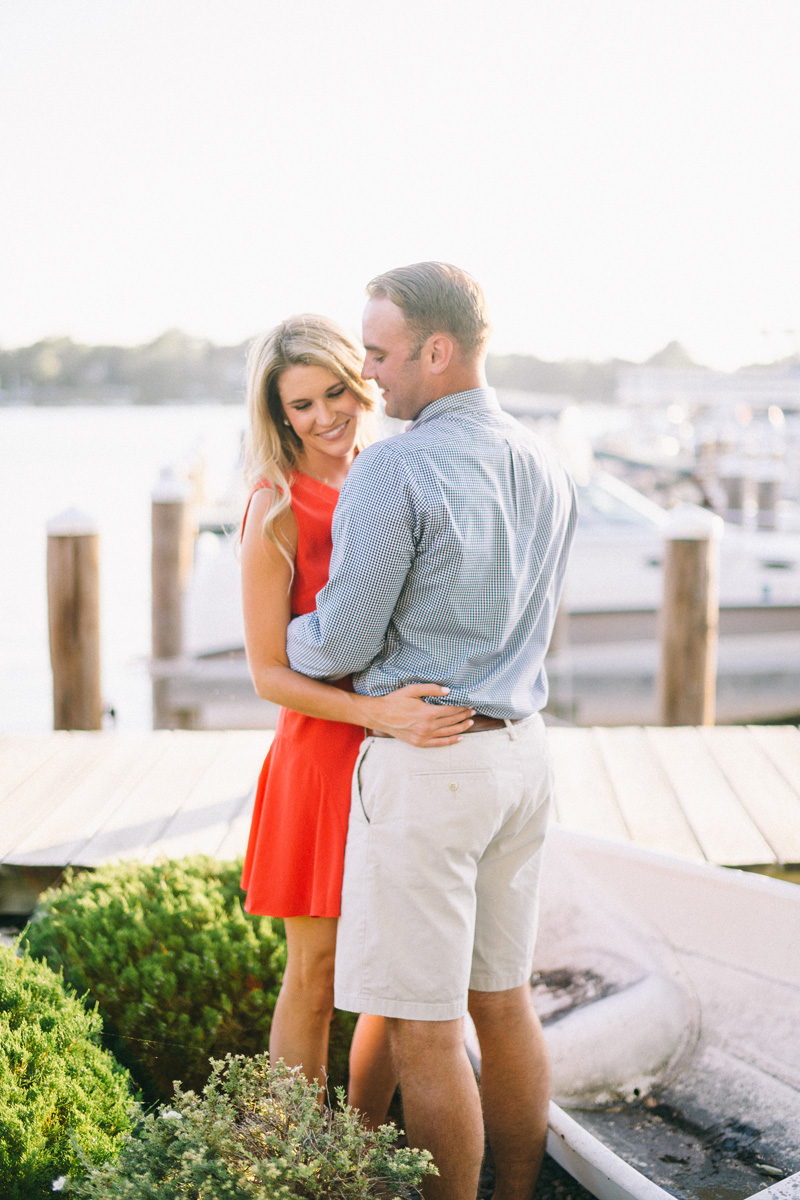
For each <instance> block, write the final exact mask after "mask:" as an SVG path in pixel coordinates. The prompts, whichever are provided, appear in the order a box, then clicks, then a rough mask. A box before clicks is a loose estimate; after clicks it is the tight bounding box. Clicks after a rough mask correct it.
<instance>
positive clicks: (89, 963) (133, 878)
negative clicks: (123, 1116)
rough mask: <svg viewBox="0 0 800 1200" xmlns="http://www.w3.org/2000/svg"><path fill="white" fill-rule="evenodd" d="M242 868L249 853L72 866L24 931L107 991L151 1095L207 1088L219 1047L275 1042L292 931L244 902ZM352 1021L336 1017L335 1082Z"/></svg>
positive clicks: (85, 987) (120, 1038)
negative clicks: (77, 870) (273, 1027)
mask: <svg viewBox="0 0 800 1200" xmlns="http://www.w3.org/2000/svg"><path fill="white" fill-rule="evenodd" d="M240 877H241V862H225V863H220V862H217V861H216V860H215V859H211V858H205V857H201V856H197V857H193V858H185V859H180V860H177V861H176V860H171V861H164V862H159V863H155V864H152V865H149V864H148V865H145V864H142V863H138V862H127V863H121V864H115V865H112V866H106V867H102V868H100V869H99V870H97V871H96V872H92V873H90V872H83V873H81V874H74V875H73V874H70V873H68V875H67V879H66V882H65V883H64V884H63V885H62V886H61V887H60V888H57V889H53V890H51V891H49V892H47V893H45V895H44V896H43V897H42V901H41V905H40V907H39V909H38V910H37V913H36V916H35V917H34V920H33V921H32V922H31V924H30V925H29V926H28V929H27V930H26V932H25V935H24V937H25V939H26V941H27V944H28V946H29V948H30V951H31V953H32V954H34V955H35V956H37V957H43V958H45V959H46V960H47V962H48V963H49V964H50V966H52V967H54V968H62V969H63V971H64V977H65V979H66V980H67V981H68V982H69V983H70V984H71V985H72V986H73V987H74V988H75V990H76V991H78V992H81V993H83V992H89V994H90V995H91V997H92V999H93V1000H95V1001H96V1002H97V1004H98V1006H99V1009H100V1012H101V1014H102V1016H103V1020H104V1023H105V1029H106V1039H107V1040H106V1044H107V1045H108V1046H110V1047H111V1048H112V1049H113V1050H114V1053H115V1054H116V1055H117V1057H118V1058H119V1059H120V1060H121V1061H123V1062H125V1063H126V1065H127V1066H128V1067H129V1068H130V1070H131V1073H132V1075H133V1076H134V1078H135V1079H136V1081H137V1083H138V1084H139V1086H140V1087H141V1088H142V1090H143V1092H144V1095H145V1098H146V1099H147V1100H148V1101H154V1100H157V1099H166V1098H168V1097H169V1096H170V1095H171V1094H172V1085H173V1081H174V1080H176V1079H182V1080H183V1081H184V1083H185V1084H186V1086H187V1087H190V1088H195V1089H198V1088H200V1087H202V1085H203V1083H204V1082H205V1081H206V1079H207V1078H208V1073H209V1064H208V1060H209V1058H210V1057H212V1056H213V1057H215V1058H221V1057H224V1056H225V1055H226V1054H229V1053H244V1054H250V1055H253V1054H258V1053H260V1052H261V1051H263V1050H264V1049H265V1048H266V1046H267V1041H268V1037H269V1027H270V1024H271V1021H272V1014H273V1011H274V1008H275V1000H276V998H277V994H278V989H279V987H280V982H281V979H282V977H283V969H284V966H285V962H286V942H285V935H284V930H283V923H282V922H281V921H270V919H269V918H268V917H250V916H247V915H246V914H245V913H244V911H243V909H242V905H241V892H240V889H239V879H240ZM354 1020H355V1018H353V1017H351V1016H350V1015H349V1014H342V1013H337V1015H336V1018H335V1019H334V1025H333V1028H332V1030H331V1056H330V1076H331V1081H332V1083H334V1084H338V1083H341V1082H343V1081H344V1079H345V1077H346V1066H347V1050H348V1046H349V1041H350V1036H351V1034H352V1029H353V1024H354Z"/></svg>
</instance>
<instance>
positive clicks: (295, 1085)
mask: <svg viewBox="0 0 800 1200" xmlns="http://www.w3.org/2000/svg"><path fill="white" fill-rule="evenodd" d="M396 1133H397V1130H396V1129H395V1127H394V1126H391V1125H384V1126H383V1127H382V1128H381V1129H380V1130H379V1131H378V1132H377V1133H371V1132H369V1131H368V1130H366V1129H365V1128H364V1127H363V1125H362V1124H361V1122H360V1121H359V1119H358V1116H357V1114H356V1113H355V1112H354V1111H353V1110H352V1109H349V1108H347V1106H346V1105H345V1104H344V1098H343V1093H342V1092H341V1091H340V1092H339V1094H338V1105H337V1107H336V1108H335V1109H333V1110H331V1109H321V1108H320V1106H319V1104H318V1103H317V1094H316V1088H315V1087H313V1086H312V1085H310V1084H309V1083H307V1082H306V1080H305V1079H304V1077H303V1076H302V1075H301V1074H300V1073H299V1071H298V1070H297V1069H295V1070H294V1071H290V1070H289V1069H288V1068H287V1067H286V1066H284V1064H283V1063H282V1062H280V1063H278V1064H277V1065H276V1066H275V1067H270V1066H269V1064H268V1061H267V1057H266V1055H261V1056H259V1057H258V1058H254V1059H248V1058H245V1057H244V1056H236V1057H233V1056H229V1057H228V1058H227V1060H226V1061H225V1062H215V1063H214V1064H213V1073H212V1076H211V1079H210V1080H209V1082H208V1084H207V1086H206V1087H205V1089H204V1092H203V1095H202V1096H201V1097H199V1096H197V1095H196V1094H195V1093H194V1092H184V1091H182V1090H181V1089H180V1088H178V1089H176V1092H175V1097H174V1100H173V1101H172V1105H171V1107H170V1108H168V1109H162V1110H161V1111H160V1113H158V1114H154V1113H151V1114H149V1115H148V1116H146V1117H145V1118H144V1120H143V1121H142V1123H141V1125H140V1126H139V1128H138V1129H137V1130H136V1131H135V1133H134V1135H133V1136H132V1137H131V1138H130V1139H129V1140H128V1142H127V1144H126V1145H125V1146H124V1148H123V1150H122V1152H121V1153H120V1155H119V1157H118V1158H117V1159H116V1160H115V1161H114V1162H111V1163H108V1164H107V1165H106V1166H103V1167H100V1168H98V1169H94V1170H90V1171H89V1173H88V1175H87V1176H86V1177H85V1178H83V1179H82V1180H77V1181H76V1182H75V1183H74V1184H73V1185H72V1189H71V1192H70V1194H71V1195H75V1196H77V1197H79V1198H81V1200H178V1198H179V1197H187V1198H188V1197H191V1198H192V1200H284V1198H285V1200H291V1198H297V1197H299V1198H305V1200H369V1198H371V1197H378V1196H380V1197H382V1198H383V1200H388V1198H390V1197H398V1198H407V1197H411V1196H412V1195H414V1194H415V1193H414V1191H413V1189H414V1188H415V1186H416V1185H417V1184H418V1183H419V1181H420V1179H421V1177H422V1175H423V1174H425V1173H434V1174H435V1173H436V1170H435V1168H434V1167H433V1166H432V1163H431V1158H430V1155H429V1154H428V1152H427V1151H426V1150H410V1149H407V1148H406V1149H398V1150H396V1149H395V1135H396Z"/></svg>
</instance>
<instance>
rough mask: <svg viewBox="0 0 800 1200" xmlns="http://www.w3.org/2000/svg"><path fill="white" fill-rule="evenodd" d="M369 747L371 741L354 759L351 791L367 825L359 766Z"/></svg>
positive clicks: (367, 817)
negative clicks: (356, 799)
mask: <svg viewBox="0 0 800 1200" xmlns="http://www.w3.org/2000/svg"><path fill="white" fill-rule="evenodd" d="M371 747H372V742H371V741H368V742H367V744H366V745H365V746H363V747H362V750H361V753H360V754H359V756H358V758H357V759H356V765H355V767H354V768H353V791H354V792H355V795H356V796H357V797H358V806H359V808H360V809H361V812H362V813H363V814H364V820H365V821H366V822H367V824H368V825H369V823H370V817H369V813H368V812H367V810H366V808H365V807H364V795H363V792H362V790H361V765H362V763H363V762H364V759H365V758H366V757H367V755H368V754H369V752H370V749H371Z"/></svg>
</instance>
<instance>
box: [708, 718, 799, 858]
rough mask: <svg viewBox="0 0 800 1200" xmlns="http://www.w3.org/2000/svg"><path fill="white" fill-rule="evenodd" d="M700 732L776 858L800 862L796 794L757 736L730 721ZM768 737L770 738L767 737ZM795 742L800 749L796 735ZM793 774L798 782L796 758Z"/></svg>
mask: <svg viewBox="0 0 800 1200" xmlns="http://www.w3.org/2000/svg"><path fill="white" fill-rule="evenodd" d="M793 732H796V731H793ZM743 734H745V736H743ZM700 736H701V737H702V739H703V741H704V742H705V743H706V745H707V746H708V748H709V750H710V751H711V753H712V755H713V756H714V758H715V759H716V762H717V764H718V766H719V767H720V770H721V771H722V772H723V774H724V775H725V777H726V779H727V780H728V782H729V783H730V785H731V787H732V788H733V790H734V791H735V792H736V794H737V796H738V797H739V799H740V800H741V802H742V804H743V806H744V808H745V809H746V810H747V812H748V813H749V815H750V817H751V819H752V821H753V823H754V824H755V825H756V826H757V827H758V829H760V831H761V833H762V834H763V835H764V837H765V838H766V840H767V842H769V845H770V846H771V848H772V850H773V852H774V854H775V858H776V859H777V861H778V862H779V863H781V864H790V863H800V795H798V794H797V792H796V791H793V790H792V788H791V787H790V786H789V784H788V782H787V780H786V778H785V777H784V775H783V774H782V773H781V772H780V771H779V770H778V768H777V767H776V766H775V764H774V762H773V761H772V759H771V758H770V757H769V756H768V754H767V753H766V751H765V749H764V744H763V743H762V741H760V740H759V737H758V736H755V737H754V736H750V731H748V730H744V731H743V730H740V729H736V728H734V727H732V726H730V725H718V726H716V727H714V728H708V729H701V730H700ZM770 740H772V741H774V738H773V739H770V738H767V741H768V742H769V741H770ZM798 743H799V744H798V748H799V749H800V735H799V736H798ZM795 778H796V779H797V781H798V783H800V762H798V767H797V774H796V776H795Z"/></svg>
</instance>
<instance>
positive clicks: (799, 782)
mask: <svg viewBox="0 0 800 1200" xmlns="http://www.w3.org/2000/svg"><path fill="white" fill-rule="evenodd" d="M747 732H748V733H749V734H750V736H751V737H753V738H755V739H756V741H757V742H758V744H759V746H760V747H761V748H762V750H763V751H764V753H765V754H766V755H767V757H768V758H769V759H770V760H771V761H772V762H773V763H774V765H775V766H776V767H777V768H778V770H779V771H780V773H781V775H783V777H784V779H785V780H786V782H787V783H788V784H789V786H790V787H791V788H792V789H793V790H794V791H795V792H797V793H798V794H799V795H800V728H798V727H797V726H796V725H748V726H747Z"/></svg>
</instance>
